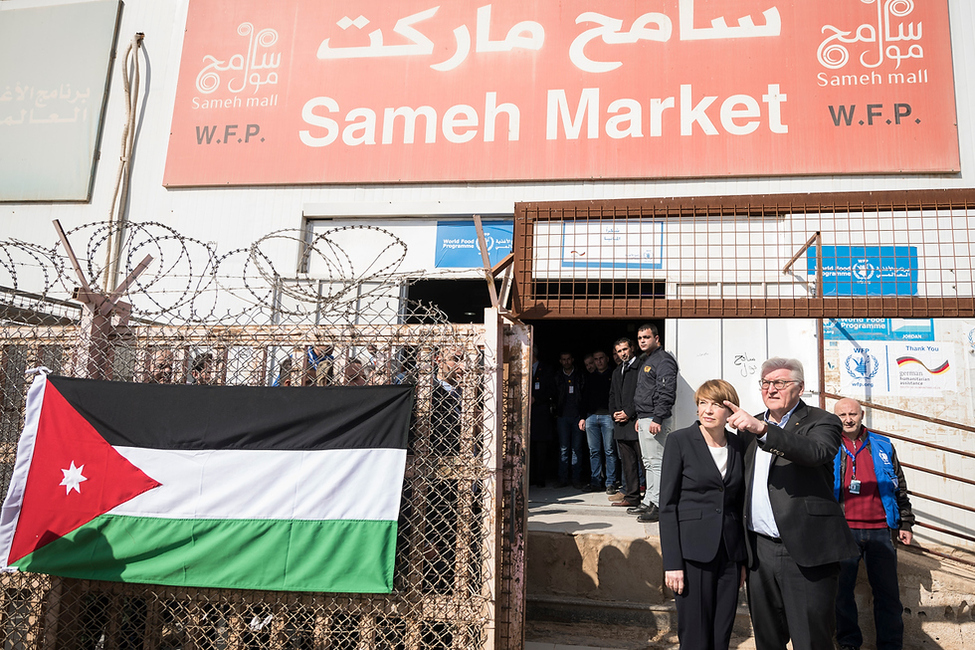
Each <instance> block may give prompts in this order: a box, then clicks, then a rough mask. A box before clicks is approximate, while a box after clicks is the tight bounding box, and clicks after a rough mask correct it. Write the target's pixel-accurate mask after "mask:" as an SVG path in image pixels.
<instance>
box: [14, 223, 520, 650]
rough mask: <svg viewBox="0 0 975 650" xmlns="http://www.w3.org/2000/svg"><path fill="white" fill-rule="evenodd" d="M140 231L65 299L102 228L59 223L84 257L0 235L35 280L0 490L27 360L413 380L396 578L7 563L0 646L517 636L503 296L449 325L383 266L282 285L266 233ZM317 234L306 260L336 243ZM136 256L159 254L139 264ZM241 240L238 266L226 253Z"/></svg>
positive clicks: (330, 643) (352, 643)
mask: <svg viewBox="0 0 975 650" xmlns="http://www.w3.org/2000/svg"><path fill="white" fill-rule="evenodd" d="M132 228H134V230H133V231H132V232H129V233H128V236H127V242H128V244H127V246H128V247H127V249H126V250H127V254H126V256H125V257H124V259H123V260H122V262H121V264H120V268H121V269H123V273H128V274H129V280H130V281H129V283H128V286H125V287H123V290H122V291H114V292H113V291H106V290H101V289H98V288H97V287H96V286H95V282H92V283H91V284H87V285H85V286H82V287H81V289H79V290H76V291H75V296H76V298H77V299H78V300H77V301H71V300H64V299H63V298H61V297H60V296H64V295H66V294H68V291H67V290H68V289H70V287H71V285H72V284H74V282H73V280H75V278H73V277H72V273H71V269H70V268H68V266H67V265H68V262H69V261H71V262H72V263H73V264H74V263H77V271H78V273H79V275H80V276H81V277H82V278H84V277H87V278H97V277H99V275H100V268H99V267H98V266H97V265H96V263H94V262H91V261H90V260H92V259H94V258H95V257H97V255H94V254H91V253H92V251H93V250H95V249H98V248H99V247H100V246H101V247H104V243H105V241H104V240H105V235H106V233H107V232H109V231H110V228H109V227H106V226H104V225H98V224H96V225H94V226H86V227H83V228H82V229H77V230H76V231H73V232H70V233H67V234H66V235H67V237H69V238H70V239H72V240H75V241H80V240H82V238H83V237H84V236H88V237H89V239H88V242H89V243H88V248H89V250H88V253H89V254H88V255H87V261H86V260H81V261H78V260H67V259H66V258H65V256H64V255H63V251H61V252H59V250H58V249H57V245H55V246H52V248H50V249H40V248H37V247H33V246H28V245H24V244H21V243H17V242H0V274H2V276H5V277H3V280H4V281H5V282H6V283H7V284H11V285H16V283H17V280H18V279H20V280H24V278H33V279H35V280H38V279H42V280H43V282H41V284H42V286H43V290H42V291H41V292H39V293H38V292H33V293H28V292H25V291H23V290H22V289H18V288H17V287H16V286H10V287H7V288H5V289H2V290H0V314H2V317H3V321H2V323H0V389H2V404H0V406H2V413H0V445H2V447H0V470H2V488H3V490H4V493H6V489H7V485H8V483H9V481H10V476H11V471H12V466H13V462H14V458H15V452H16V444H17V439H18V436H19V433H20V429H21V427H22V425H23V410H24V401H25V394H26V387H27V384H28V380H27V379H26V378H25V374H24V373H25V371H26V370H27V369H28V368H31V367H34V366H39V365H44V366H47V367H48V368H50V369H51V370H52V371H54V372H55V373H58V374H63V375H69V376H74V377H98V378H105V379H111V380H116V381H134V382H166V383H170V382H173V383H176V382H178V383H182V382H187V381H196V382H200V383H204V382H205V383H211V384H228V385H230V384H235V385H277V386H281V389H282V390H315V388H314V386H320V385H359V384H372V385H375V384H384V383H411V384H415V385H416V400H415V411H414V416H413V419H412V423H411V431H410V441H411V442H410V448H409V450H408V460H407V468H406V479H405V482H404V487H403V499H402V506H401V512H400V517H399V522H398V539H397V549H396V561H395V573H394V588H393V592H392V593H391V594H388V595H385V594H384V595H372V594H370V595H364V594H318V593H315V594H312V593H284V592H257V591H234V590H223V589H192V588H173V587H160V586H150V585H140V584H122V583H112V582H96V581H83V580H73V579H64V578H59V577H55V576H46V575H38V574H32V573H5V574H2V575H0V643H2V646H3V647H4V648H105V649H110V648H144V649H150V648H153V649H176V648H180V649H186V650H189V649H190V648H228V649H229V648H234V649H238V648H240V649H242V648H276V649H278V648H280V649H286V648H294V649H299V648H329V649H339V648H348V649H352V648H356V649H365V648H390V649H394V648H402V649H404V650H406V649H414V648H416V649H420V648H422V649H438V650H439V649H444V650H447V649H464V650H466V649H470V648H492V649H493V648H505V649H507V648H511V649H514V648H520V647H521V646H522V644H523V634H524V633H523V621H524V581H523V576H524V571H523V567H524V534H525V517H526V504H525V501H526V499H525V494H524V485H525V454H524V445H523V443H524V441H523V428H522V422H523V421H524V416H525V414H526V412H527V408H528V405H527V401H526V400H525V397H524V396H525V395H526V393H527V381H528V377H529V371H530V370H529V369H530V366H529V364H530V362H529V360H528V350H529V344H530V340H529V334H528V329H527V328H526V327H525V326H522V325H520V324H518V323H517V322H512V321H510V320H506V319H504V318H501V317H500V316H499V315H498V313H497V311H495V310H487V312H486V322H485V323H484V324H483V325H473V326H455V325H451V324H450V323H448V322H446V319H445V318H444V316H443V315H442V314H441V313H439V312H438V311H437V310H436V309H433V308H429V307H424V306H422V305H412V304H404V303H399V302H396V301H395V300H394V298H395V297H396V296H398V292H399V290H400V287H399V284H398V283H399V282H400V280H399V279H398V278H395V277H391V276H390V277H379V276H377V275H375V274H374V275H371V276H369V277H368V278H367V279H364V278H362V277H353V278H345V279H342V278H332V279H331V280H330V281H329V282H328V283H327V286H325V287H324V289H323V286H322V282H321V280H319V281H318V283H317V285H316V284H314V283H309V282H305V281H299V280H282V276H281V275H279V274H276V273H274V272H273V269H270V270H269V268H268V264H269V262H268V259H269V258H268V257H266V256H263V255H262V254H261V253H260V251H261V247H260V245H258V244H255V246H253V247H251V248H250V249H244V250H241V251H235V252H234V253H232V254H229V255H228V256H224V257H223V258H217V257H216V256H215V255H214V254H213V252H212V251H210V250H206V245H205V244H202V243H200V242H196V241H194V240H191V239H188V238H184V237H181V236H179V235H178V234H176V233H173V232H171V231H169V230H168V229H166V228H165V227H163V226H160V225H158V224H147V225H143V226H138V227H132ZM363 234H366V233H363ZM291 236H292V235H288V237H291ZM293 236H294V238H296V239H298V240H300V238H301V234H300V233H295V234H294V235H293ZM277 237H278V238H280V237H281V235H280V234H278V235H277ZM302 243H303V245H304V244H307V242H302ZM317 244H318V248H317V249H316V248H315V245H316V242H313V243H312V249H313V250H310V251H309V250H306V255H308V254H312V253H319V254H325V255H329V254H334V251H332V252H329V251H327V250H326V251H324V253H323V251H322V249H327V245H323V244H322V243H321V242H317ZM326 244H327V242H326ZM201 250H202V251H203V252H202V254H201V252H200V251H201ZM146 255H148V256H150V257H151V258H152V260H154V261H155V264H152V263H150V264H148V265H147V266H141V267H140V264H139V262H140V261H141V260H143V259H144V258H145V256H146ZM234 255H237V256H238V262H239V261H240V260H243V262H242V263H237V264H233V263H232V262H233V256H234ZM194 265H195V269H194V268H192V267H193V266H194ZM147 268H148V269H149V271H148V272H147V273H145V274H144V273H143V271H145V269H147ZM154 268H156V269H158V270H157V271H153V269H154ZM228 268H233V269H237V271H236V272H235V273H229V272H227V271H226V269H228ZM255 268H257V269H259V272H254V269H255ZM201 269H202V271H201ZM241 269H242V271H240V270H241ZM133 276H135V277H134V279H133ZM146 276H147V277H146ZM82 282H83V280H82ZM83 284H84V282H83ZM124 284H125V283H123V285H124ZM32 286H36V284H35V285H32ZM120 286H121V285H120ZM78 301H80V302H81V303H82V304H83V305H86V306H84V307H82V304H79V302H78ZM390 305H394V306H395V309H390ZM204 307H205V308H206V310H205V311H204V309H203V308H204ZM221 309H223V311H221ZM201 313H204V314H205V315H204V316H201V315H200V314H201ZM218 313H219V314H221V315H220V316H216V314H218ZM448 364H449V365H450V367H451V376H450V380H451V381H452V382H453V384H454V385H455V387H456V388H457V389H459V390H460V395H461V401H460V417H459V421H460V426H459V428H458V429H459V430H458V432H457V435H456V439H453V440H452V441H451V442H450V444H444V440H443V439H442V430H441V429H439V428H438V427H437V423H436V421H435V415H434V414H435V413H437V412H438V410H439V411H440V412H442V409H439V407H440V405H439V404H437V403H436V401H437V400H438V399H440V397H439V395H442V394H443V393H442V391H436V390H434V386H436V385H438V384H439V383H440V382H441V381H444V380H445V376H446V375H445V367H446V366H447V365H448ZM298 387H303V388H298Z"/></svg>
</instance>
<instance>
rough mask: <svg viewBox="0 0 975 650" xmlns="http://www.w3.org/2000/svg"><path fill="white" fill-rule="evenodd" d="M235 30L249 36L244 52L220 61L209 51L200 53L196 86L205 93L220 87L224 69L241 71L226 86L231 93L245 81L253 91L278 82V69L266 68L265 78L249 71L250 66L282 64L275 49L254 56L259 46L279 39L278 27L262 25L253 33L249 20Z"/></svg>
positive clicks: (241, 86) (255, 67) (261, 46)
mask: <svg viewBox="0 0 975 650" xmlns="http://www.w3.org/2000/svg"><path fill="white" fill-rule="evenodd" d="M237 33H238V34H239V35H240V36H247V37H249V38H248V43H247V54H234V55H233V56H231V57H230V58H229V59H227V60H226V61H222V60H220V59H218V58H217V57H215V56H213V55H210V54H207V55H205V56H204V57H203V61H204V63H206V65H205V66H203V69H202V70H200V72H199V74H197V75H196V89H197V90H198V91H200V92H201V93H203V94H204V95H209V94H210V93H212V92H215V91H216V90H217V89H218V88H220V83H221V78H220V73H221V72H227V71H232V72H234V73H236V72H240V73H242V76H241V77H240V78H239V79H237V78H234V79H231V80H230V81H228V82H227V90H229V91H230V92H233V93H239V92H241V91H242V90H244V89H245V88H246V87H247V85H248V84H250V85H251V86H253V87H254V92H255V93H256V92H257V91H258V90H260V88H261V86H263V85H265V84H276V83H278V73H277V72H269V73H268V74H267V76H266V77H264V79H261V73H260V72H252V70H261V69H265V68H277V67H278V66H279V65H281V53H280V52H278V53H277V54H276V55H275V54H274V53H267V52H264V53H262V54H261V60H260V62H258V60H257V55H258V50H260V49H262V48H263V49H267V48H269V47H271V46H272V45H274V44H275V43H277V42H278V33H277V31H275V30H273V29H270V28H268V29H262V30H261V31H259V32H257V33H256V34H255V33H254V25H252V24H251V23H241V24H240V25H238V27H237ZM235 81H240V84H239V86H238V87H234V82H235Z"/></svg>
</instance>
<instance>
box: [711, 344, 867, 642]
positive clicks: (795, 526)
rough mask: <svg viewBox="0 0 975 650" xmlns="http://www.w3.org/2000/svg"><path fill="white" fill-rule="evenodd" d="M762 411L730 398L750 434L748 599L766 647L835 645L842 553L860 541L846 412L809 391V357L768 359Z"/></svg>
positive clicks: (743, 431)
mask: <svg viewBox="0 0 975 650" xmlns="http://www.w3.org/2000/svg"><path fill="white" fill-rule="evenodd" d="M761 377H762V378H761V380H760V381H759V385H760V386H761V390H762V400H763V401H764V402H765V406H766V407H767V409H768V410H767V411H766V412H765V413H760V414H758V416H752V415H750V414H749V413H746V412H745V411H743V410H741V409H739V408H738V407H737V406H735V405H733V404H732V403H731V402H727V401H726V402H725V405H726V406H728V408H730V409H732V410H733V411H734V413H733V414H732V415H731V417H730V418H728V424H729V425H731V426H733V427H734V428H736V429H738V432H739V435H740V436H741V437H742V439H743V441H744V442H745V513H744V521H745V527H746V529H747V531H748V532H747V534H746V536H745V541H746V544H747V548H748V560H749V573H748V606H749V609H750V611H751V615H752V626H753V628H754V630H755V647H756V650H785V647H786V644H787V643H788V641H789V639H790V638H791V639H792V647H793V650H824V649H829V648H832V647H833V631H834V628H835V625H836V616H835V612H834V603H835V599H836V588H837V583H838V576H839V570H840V565H839V563H840V561H841V560H844V559H846V558H849V557H853V556H855V555H857V546H856V543H855V542H854V541H853V535H852V534H851V533H850V528H849V526H847V523H846V518H845V517H844V516H843V511H842V509H841V508H840V504H839V503H837V502H836V499H835V497H834V496H833V458H834V457H835V456H836V452H837V451H838V450H839V447H840V431H841V430H842V425H841V424H840V420H839V418H837V417H836V416H835V415H833V414H832V413H827V412H826V411H823V410H822V409H818V408H814V407H811V406H806V404H805V403H804V402H803V401H802V400H800V399H799V396H800V395H801V394H802V392H803V389H804V387H805V384H804V380H803V371H802V364H801V363H800V362H799V361H798V360H796V359H783V358H781V357H776V358H772V359H769V360H768V361H766V362H765V363H763V364H762V372H761Z"/></svg>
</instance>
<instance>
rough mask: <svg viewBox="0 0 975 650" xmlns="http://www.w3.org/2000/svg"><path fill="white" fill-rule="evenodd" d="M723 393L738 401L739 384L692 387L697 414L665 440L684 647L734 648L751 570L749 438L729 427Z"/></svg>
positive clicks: (668, 569)
mask: <svg viewBox="0 0 975 650" xmlns="http://www.w3.org/2000/svg"><path fill="white" fill-rule="evenodd" d="M725 400H727V401H729V402H731V403H733V404H735V405H736V406H737V405H738V393H737V392H736V391H735V388H734V386H732V385H731V384H729V383H728V382H726V381H724V380H723V379H711V380H709V381H706V382H704V384H702V385H701V387H700V388H698V389H697V392H696V393H695V394H694V401H695V402H696V403H697V414H698V421H697V422H695V423H694V425H693V426H690V427H687V428H686V429H681V430H679V431H674V432H673V433H671V434H670V435H669V436H668V437H667V443H666V446H665V447H664V458H663V468H662V469H661V477H660V481H661V487H660V546H661V549H662V553H663V561H664V582H665V583H666V585H667V586H668V587H670V589H671V590H672V591H673V592H674V593H675V594H676V600H677V636H678V638H679V639H680V647H681V650H696V649H698V648H700V649H702V650H703V649H706V650H714V649H725V650H726V649H727V648H728V643H729V641H730V639H731V628H732V626H733V625H734V622H735V612H736V610H737V606H738V590H739V589H740V588H741V585H742V582H744V577H745V571H744V563H745V559H746V555H747V554H746V550H745V538H744V529H743V527H742V520H741V513H742V504H743V502H744V498H745V480H744V471H743V470H744V445H743V444H742V442H741V440H739V438H738V436H737V435H736V434H734V433H732V432H731V431H728V430H727V429H725V423H726V422H727V421H728V416H730V415H731V409H729V408H727V407H726V406H724V402H725Z"/></svg>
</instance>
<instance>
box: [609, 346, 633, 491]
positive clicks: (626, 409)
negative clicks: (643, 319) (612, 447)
mask: <svg viewBox="0 0 975 650" xmlns="http://www.w3.org/2000/svg"><path fill="white" fill-rule="evenodd" d="M614 348H615V351H616V354H617V356H619V358H620V365H619V367H618V368H617V369H616V370H614V371H613V379H612V381H611V382H610V387H609V410H610V414H611V415H612V416H613V427H614V428H613V438H615V440H616V444H617V446H618V448H619V454H620V465H621V466H622V470H623V487H622V489H621V491H620V492H617V493H616V494H614V495H612V496H610V497H609V500H610V501H612V502H613V505H614V506H622V507H627V508H635V507H637V506H639V505H640V443H639V442H638V440H637V433H636V427H635V426H634V422H635V420H636V407H634V406H633V394H634V393H635V392H636V377H637V373H638V372H639V363H638V362H637V359H635V358H634V356H633V355H634V347H633V341H631V340H630V339H628V338H621V339H619V340H618V341H616V343H615V345H614Z"/></svg>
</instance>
